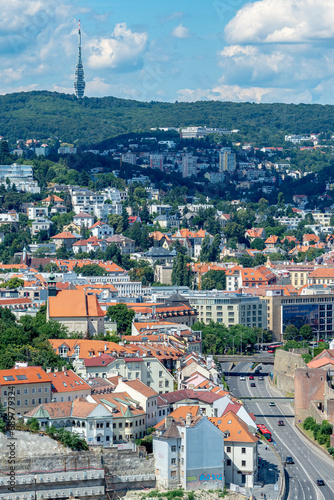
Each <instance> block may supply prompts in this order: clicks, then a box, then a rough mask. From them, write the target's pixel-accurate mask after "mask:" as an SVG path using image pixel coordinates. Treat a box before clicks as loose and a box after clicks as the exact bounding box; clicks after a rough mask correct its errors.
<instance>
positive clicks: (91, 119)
mask: <svg viewBox="0 0 334 500" xmlns="http://www.w3.org/2000/svg"><path fill="white" fill-rule="evenodd" d="M189 125H193V126H196V125H206V126H208V127H226V128H228V129H239V130H240V132H241V133H242V134H243V135H244V136H245V137H246V138H249V139H250V138H251V137H252V138H253V140H254V139H257V140H258V141H260V142H264V141H266V142H269V141H275V139H276V140H282V138H283V137H284V134H285V133H292V134H305V133H311V132H313V133H317V132H329V131H334V106H330V105H326V106H322V105H318V104H298V105H294V104H252V103H233V102H220V101H199V102H194V103H184V102H179V103H178V102H176V103H164V102H138V101H132V100H126V99H116V98H114V97H102V98H92V97H90V98H88V97H85V98H84V99H82V100H78V99H77V98H76V97H75V96H74V95H68V94H59V93H56V92H47V91H41V92H37V91H34V92H21V93H15V94H6V95H2V96H0V135H3V136H4V137H5V138H6V139H8V140H10V141H13V140H16V139H28V138H36V139H45V138H48V137H55V136H58V138H59V139H60V140H61V141H64V142H71V143H73V142H74V141H75V140H77V141H78V142H79V143H86V144H92V143H97V142H100V141H103V140H105V139H107V138H109V137H114V136H116V135H120V134H124V133H128V132H142V131H148V130H149V129H150V128H151V127H157V126H160V127H179V126H189ZM268 145H269V144H268Z"/></svg>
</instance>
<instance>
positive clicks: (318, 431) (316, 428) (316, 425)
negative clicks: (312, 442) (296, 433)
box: [312, 424, 320, 440]
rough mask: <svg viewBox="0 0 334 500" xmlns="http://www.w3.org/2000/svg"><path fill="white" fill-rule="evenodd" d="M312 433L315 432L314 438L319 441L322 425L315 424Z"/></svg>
mask: <svg viewBox="0 0 334 500" xmlns="http://www.w3.org/2000/svg"><path fill="white" fill-rule="evenodd" d="M312 432H313V437H314V439H316V440H318V435H319V433H320V425H319V424H315V425H314V426H313V428H312Z"/></svg>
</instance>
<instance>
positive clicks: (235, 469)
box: [209, 411, 258, 488]
mask: <svg viewBox="0 0 334 500" xmlns="http://www.w3.org/2000/svg"><path fill="white" fill-rule="evenodd" d="M209 420H210V421H211V422H212V423H213V424H214V425H216V427H217V428H218V429H220V430H221V432H222V433H223V435H224V454H225V482H226V483H227V484H231V483H233V484H236V485H238V486H243V487H246V488H253V487H254V486H255V481H256V480H257V475H258V448H257V444H258V438H257V437H256V436H255V435H254V434H252V433H251V432H250V431H249V430H248V427H247V425H246V424H245V423H244V422H243V421H242V420H241V418H239V417H238V416H237V415H235V413H233V411H229V412H228V413H226V414H224V415H223V416H221V417H219V418H218V417H215V418H209Z"/></svg>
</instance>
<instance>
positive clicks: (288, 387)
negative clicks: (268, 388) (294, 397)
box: [273, 349, 306, 393]
mask: <svg viewBox="0 0 334 500" xmlns="http://www.w3.org/2000/svg"><path fill="white" fill-rule="evenodd" d="M298 368H306V364H305V362H304V360H303V358H302V357H301V355H300V354H297V353H294V352H287V351H283V350H282V349H278V350H276V353H275V363H274V370H273V374H274V384H275V385H277V388H278V389H280V390H281V391H284V392H285V393H288V392H291V393H294V392H295V382H294V375H295V370H296V369H298Z"/></svg>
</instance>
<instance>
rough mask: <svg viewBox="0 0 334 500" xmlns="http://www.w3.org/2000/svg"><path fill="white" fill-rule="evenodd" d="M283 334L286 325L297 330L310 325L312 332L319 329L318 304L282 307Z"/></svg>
mask: <svg viewBox="0 0 334 500" xmlns="http://www.w3.org/2000/svg"><path fill="white" fill-rule="evenodd" d="M282 325H283V333H284V332H285V329H286V327H287V326H288V325H294V326H295V327H297V328H298V330H299V329H300V328H301V327H302V326H304V325H311V327H312V329H313V330H318V328H319V304H296V305H283V306H282Z"/></svg>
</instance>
